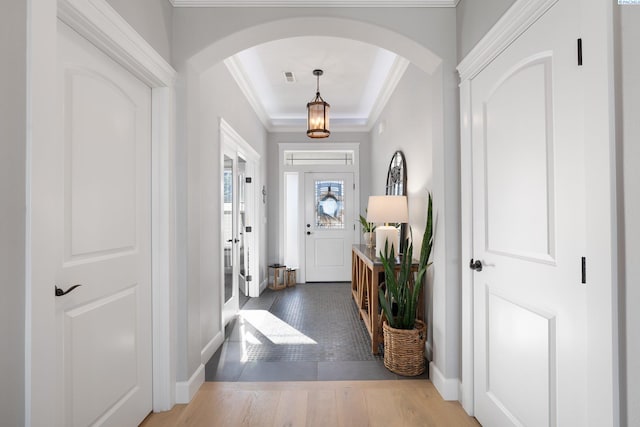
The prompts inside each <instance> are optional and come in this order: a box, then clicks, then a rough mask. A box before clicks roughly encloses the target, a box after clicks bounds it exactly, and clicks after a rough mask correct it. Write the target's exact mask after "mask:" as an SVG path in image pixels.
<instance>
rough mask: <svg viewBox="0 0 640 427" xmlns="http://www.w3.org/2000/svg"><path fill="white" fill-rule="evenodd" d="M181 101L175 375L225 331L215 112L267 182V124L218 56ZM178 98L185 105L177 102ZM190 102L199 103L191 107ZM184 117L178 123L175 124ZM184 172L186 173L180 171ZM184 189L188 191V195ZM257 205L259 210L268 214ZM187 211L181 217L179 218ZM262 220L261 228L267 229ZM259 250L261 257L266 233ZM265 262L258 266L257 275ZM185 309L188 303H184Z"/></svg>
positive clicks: (194, 363)
mask: <svg viewBox="0 0 640 427" xmlns="http://www.w3.org/2000/svg"><path fill="white" fill-rule="evenodd" d="M188 97H189V100H188V102H187V108H186V109H180V110H179V111H178V124H179V128H178V129H179V131H178V141H179V144H180V145H181V150H184V149H185V148H186V150H187V152H186V153H184V152H183V153H181V154H180V156H179V164H178V169H177V173H178V174H179V175H181V176H183V180H182V181H181V182H180V184H179V185H180V190H179V193H181V194H182V197H181V200H179V202H178V203H179V204H178V210H179V211H180V212H181V214H180V215H181V216H180V217H181V218H182V220H181V223H180V227H182V228H181V230H182V231H181V233H184V234H183V235H185V234H186V244H187V255H186V259H182V260H181V264H180V268H179V285H178V287H179V290H178V293H179V295H180V301H179V304H180V308H179V311H180V312H181V314H180V317H179V321H180V325H179V334H180V335H181V341H180V343H179V348H178V380H179V381H184V380H187V379H189V377H190V376H191V375H192V374H193V372H194V371H195V370H196V369H197V368H198V367H199V366H200V364H201V363H202V362H206V360H204V361H203V360H201V357H200V356H201V351H202V350H203V348H205V347H206V346H207V345H208V344H210V342H211V341H212V340H213V339H214V338H216V336H217V335H219V334H222V335H221V336H222V337H223V336H224V328H223V326H222V325H221V314H220V307H221V301H220V286H221V283H220V272H221V271H222V265H221V253H220V251H221V241H222V238H221V236H220V213H221V206H220V200H221V185H220V182H221V176H222V175H221V170H220V133H219V132H220V129H219V124H220V118H224V119H225V121H226V122H227V123H229V125H230V126H231V127H232V128H233V129H234V130H235V131H236V132H238V134H239V135H240V136H241V137H242V138H243V139H244V140H245V141H247V142H248V143H249V144H250V145H251V146H252V147H253V148H254V149H255V150H256V151H257V152H258V154H259V155H260V156H261V163H260V166H259V167H260V170H261V177H260V181H261V182H263V183H264V182H266V170H267V164H266V160H267V153H266V139H267V136H266V131H265V129H264V127H263V126H262V124H261V122H260V121H259V119H258V118H257V116H256V114H255V113H254V111H253V110H252V109H251V107H250V105H249V104H248V102H247V101H246V99H245V98H244V96H243V95H242V92H241V91H240V89H239V88H238V86H237V85H236V83H235V80H234V79H233V78H232V77H231V75H230V74H229V72H228V70H227V68H226V67H225V66H224V64H223V63H219V64H217V65H215V66H214V67H212V68H210V69H209V70H207V71H205V72H203V73H202V74H199V75H198V76H192V81H191V82H190V85H189V89H188ZM179 105H182V106H184V104H183V103H182V102H181V103H180V104H179ZM191 106H196V108H192V107H191ZM181 123H182V125H180V124H181ZM185 175H186V180H184V176H185ZM185 195H186V197H185ZM264 209H265V206H264V205H262V206H261V214H260V215H261V217H264V216H265V212H264ZM184 219H186V222H184ZM261 226H262V227H263V236H264V233H266V231H265V230H264V226H265V224H261ZM261 241H262V242H261V243H262V247H261V258H262V259H263V260H266V244H264V243H263V242H265V239H264V238H263V239H261ZM265 271H266V266H265V265H264V262H263V264H262V265H261V266H260V274H259V275H258V276H259V277H260V279H262V278H264V276H265ZM187 307H188V309H186V311H185V308H187Z"/></svg>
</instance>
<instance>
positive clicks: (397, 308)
mask: <svg viewBox="0 0 640 427" xmlns="http://www.w3.org/2000/svg"><path fill="white" fill-rule="evenodd" d="M405 248H406V251H405V253H404V254H403V255H402V256H401V257H400V260H399V261H400V266H399V268H397V265H396V257H395V253H394V250H393V249H394V248H393V246H391V251H390V252H389V245H388V244H387V243H386V244H385V248H384V254H380V259H381V261H382V265H383V267H384V285H385V290H384V292H379V293H378V295H379V297H380V306H381V307H382V311H383V312H384V315H385V317H386V319H387V323H388V324H389V326H391V327H392V328H395V329H413V327H414V323H415V320H416V313H417V310H418V300H419V298H420V290H421V289H422V285H423V282H424V276H425V274H426V272H427V268H428V267H429V265H431V263H430V262H429V256H430V255H431V249H432V248H433V211H432V200H431V194H429V204H428V206H427V224H426V226H425V230H424V235H423V237H422V247H421V248H420V260H419V263H418V271H417V272H415V273H414V272H412V271H411V261H412V259H413V236H412V238H411V239H409V238H407V239H406V244H405Z"/></svg>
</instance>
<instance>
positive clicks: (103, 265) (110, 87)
mask: <svg viewBox="0 0 640 427" xmlns="http://www.w3.org/2000/svg"><path fill="white" fill-rule="evenodd" d="M58 87H59V91H58V95H59V107H60V108H59V123H60V124H61V126H60V127H59V129H60V134H59V135H55V136H54V135H52V138H51V144H55V145H56V147H57V151H58V152H59V153H62V155H61V157H60V162H57V160H56V159H52V162H55V163H52V164H51V165H50V167H51V168H55V170H57V171H59V173H56V174H54V176H55V175H57V176H59V181H57V182H56V183H55V185H54V186H52V188H55V191H53V192H52V193H49V194H34V195H33V197H34V200H41V201H44V200H47V201H48V202H47V203H43V205H48V206H49V209H50V211H49V212H46V218H48V220H49V223H50V228H51V235H50V236H48V238H45V239H42V240H41V241H40V243H42V244H41V245H39V246H38V247H37V248H36V249H34V251H36V250H37V251H39V252H40V253H41V255H40V256H39V257H37V258H39V259H42V258H43V257H44V256H47V257H49V258H50V259H55V260H56V262H57V263H58V265H59V267H58V270H57V274H56V276H55V278H54V283H52V284H51V285H52V288H53V285H54V284H55V285H56V286H57V287H59V288H60V290H61V292H64V291H68V290H69V289H70V287H71V286H72V285H78V284H79V285H81V286H80V287H77V288H75V289H74V290H72V291H71V292H69V293H67V294H65V295H60V296H56V304H55V309H56V329H57V348H56V351H55V353H53V354H46V355H45V354H42V355H38V356H37V357H55V358H56V364H57V396H58V402H57V407H58V408H59V412H58V419H57V420H56V421H55V422H54V420H51V424H52V425H54V424H55V425H60V426H87V425H113V426H124V425H137V424H138V423H140V422H141V421H142V420H143V419H144V417H145V416H146V415H147V414H148V413H149V412H150V411H151V409H152V406H151V405H152V387H151V386H152V376H151V368H152V353H151V351H152V350H151V248H150V242H151V216H150V214H151V212H150V203H151V196H150V176H151V171H150V161H151V135H150V127H151V90H150V88H149V87H147V86H146V85H145V84H143V83H142V82H140V81H139V80H138V79H136V78H135V77H133V76H132V75H131V74H130V73H129V72H128V71H126V70H125V69H124V68H122V67H121V66H119V65H118V64H116V63H115V62H114V61H112V60H111V59H110V58H108V57H107V56H106V55H105V54H103V53H102V52H101V51H99V50H98V49H96V48H95V47H94V46H93V45H92V44H90V43H89V42H88V41H86V40H85V39H83V38H82V37H81V36H79V35H78V34H77V33H75V32H74V31H73V30H71V29H70V28H69V27H67V26H66V25H64V24H62V23H61V22H58ZM34 173H37V171H34ZM34 217H38V218H39V219H40V220H41V219H42V218H45V216H44V213H43V212H38V213H34ZM51 292H52V293H53V292H54V290H53V289H51Z"/></svg>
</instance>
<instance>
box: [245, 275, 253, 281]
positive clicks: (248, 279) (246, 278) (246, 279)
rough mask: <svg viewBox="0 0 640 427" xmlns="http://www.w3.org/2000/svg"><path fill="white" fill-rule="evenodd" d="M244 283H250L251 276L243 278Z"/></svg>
mask: <svg viewBox="0 0 640 427" xmlns="http://www.w3.org/2000/svg"><path fill="white" fill-rule="evenodd" d="M244 280H245V282H250V281H252V280H253V277H251V275H248V276H247V277H245V279H244Z"/></svg>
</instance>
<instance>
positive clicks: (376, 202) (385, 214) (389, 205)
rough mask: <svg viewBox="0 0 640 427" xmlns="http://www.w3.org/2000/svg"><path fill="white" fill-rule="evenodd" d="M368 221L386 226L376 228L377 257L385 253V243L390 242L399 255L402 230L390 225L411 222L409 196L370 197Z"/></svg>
mask: <svg viewBox="0 0 640 427" xmlns="http://www.w3.org/2000/svg"><path fill="white" fill-rule="evenodd" d="M367 221H368V222H374V223H376V224H384V225H379V226H377V227H376V249H375V251H376V252H375V253H376V256H380V253H384V247H385V242H389V248H388V250H389V252H391V246H393V247H394V249H393V251H394V253H395V254H396V255H397V254H398V253H399V252H400V230H398V229H397V228H396V227H394V226H392V225H389V224H397V223H406V222H409V209H408V207H407V196H369V204H368V206H367Z"/></svg>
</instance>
